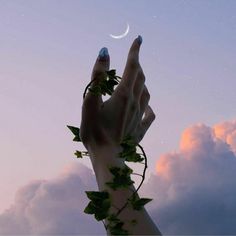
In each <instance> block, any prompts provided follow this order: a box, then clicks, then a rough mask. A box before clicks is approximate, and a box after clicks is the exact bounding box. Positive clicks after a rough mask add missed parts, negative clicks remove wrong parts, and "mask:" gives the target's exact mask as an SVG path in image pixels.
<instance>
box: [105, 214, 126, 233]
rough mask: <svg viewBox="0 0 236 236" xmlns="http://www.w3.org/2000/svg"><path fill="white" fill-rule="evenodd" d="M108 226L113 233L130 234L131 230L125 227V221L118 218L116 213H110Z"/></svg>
mask: <svg viewBox="0 0 236 236" xmlns="http://www.w3.org/2000/svg"><path fill="white" fill-rule="evenodd" d="M107 220H108V222H109V223H108V225H107V228H108V229H109V231H110V234H112V235H129V232H128V231H127V230H125V229H123V225H124V222H122V221H121V220H120V219H118V218H117V216H115V215H110V216H109V217H108V218H107Z"/></svg>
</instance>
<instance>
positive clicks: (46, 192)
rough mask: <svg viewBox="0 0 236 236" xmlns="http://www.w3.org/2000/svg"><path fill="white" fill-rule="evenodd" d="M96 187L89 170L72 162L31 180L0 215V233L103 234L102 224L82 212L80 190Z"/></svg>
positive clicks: (82, 205) (83, 195)
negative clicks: (47, 176) (50, 175)
mask: <svg viewBox="0 0 236 236" xmlns="http://www.w3.org/2000/svg"><path fill="white" fill-rule="evenodd" d="M96 189H97V187H96V182H95V178H94V175H93V174H92V171H91V170H90V169H89V168H87V167H86V166H84V165H82V164H75V163H73V164H70V165H68V166H66V167H65V168H64V169H63V171H62V172H61V173H60V174H59V176H58V177H56V178H55V179H51V180H36V181H32V182H31V183H29V184H27V185H26V186H24V187H22V188H20V189H19V190H18V191H17V193H16V197H15V203H14V205H12V206H11V207H10V208H9V209H8V210H6V211H5V212H4V213H3V214H1V215H0V234H1V235H2V234H14V235H16V234H17V235H19V234H57V235H58V234H60V235H63V234H67V235H68V234H104V233H105V231H104V229H103V226H102V225H101V224H98V223H97V222H96V221H95V220H94V219H93V218H92V217H91V216H90V215H86V214H85V213H83V210H84V208H85V206H86V205H87V203H88V199H87V198H86V196H85V193H84V191H86V190H96Z"/></svg>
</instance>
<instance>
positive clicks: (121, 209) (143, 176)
mask: <svg viewBox="0 0 236 236" xmlns="http://www.w3.org/2000/svg"><path fill="white" fill-rule="evenodd" d="M137 146H138V147H139V148H140V149H141V151H142V153H143V156H144V160H145V163H144V169H143V174H142V175H141V176H142V180H141V182H140V184H139V186H138V187H137V189H136V190H135V191H134V192H133V194H132V195H131V197H130V198H128V201H127V202H126V203H125V204H124V205H123V206H122V207H121V208H120V210H119V211H118V212H117V213H116V215H115V216H116V217H117V216H118V215H119V214H120V213H121V212H122V211H123V210H124V209H125V208H126V207H127V206H128V204H129V200H130V199H131V198H133V197H134V196H135V194H136V193H137V192H138V191H139V189H140V188H141V186H142V184H143V181H144V179H145V175H146V170H147V167H148V166H147V156H146V153H145V152H144V149H143V147H142V146H141V145H140V144H138V145H137Z"/></svg>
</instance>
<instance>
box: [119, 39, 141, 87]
mask: <svg viewBox="0 0 236 236" xmlns="http://www.w3.org/2000/svg"><path fill="white" fill-rule="evenodd" d="M141 43H142V37H141V36H140V35H139V36H138V37H137V38H136V39H135V40H134V41H133V43H132V45H131V47H130V50H129V53H128V58H127V61H126V65H125V70H124V73H123V75H122V80H121V82H120V84H123V85H125V86H127V87H129V88H131V87H132V86H133V85H134V82H135V79H136V76H137V73H138V69H139V67H140V65H139V50H140V45H141Z"/></svg>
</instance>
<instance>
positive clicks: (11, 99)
mask: <svg viewBox="0 0 236 236" xmlns="http://www.w3.org/2000/svg"><path fill="white" fill-rule="evenodd" d="M0 6H1V7H0V109H1V115H0V130H1V133H0V143H1V148H0V226H2V227H0V228H2V230H3V231H2V232H1V231H0V233H6V232H10V231H7V230H9V229H10V228H11V229H12V230H16V231H15V232H19V231H20V230H22V232H23V233H32V232H33V233H35V232H36V233H47V234H48V233H57V234H58V233H61V232H63V230H64V231H66V230H68V229H69V228H72V229H73V227H72V225H71V224H70V222H75V219H76V217H81V220H84V222H90V221H89V219H88V218H86V216H84V215H83V214H82V213H81V211H82V210H81V209H82V208H83V207H82V205H80V204H79V205H78V206H77V205H76V203H75V201H76V200H75V199H76V195H79V196H80V197H81V199H83V201H85V198H84V197H83V195H82V192H81V189H86V186H87V185H88V186H93V187H94V186H96V184H94V182H95V180H94V176H93V174H92V173H91V172H90V169H91V164H90V161H89V159H87V160H76V159H75V158H74V156H73V152H74V150H75V149H80V150H85V149H84V147H83V146H82V145H78V144H76V143H73V142H72V135H71V133H70V131H69V130H68V129H67V128H66V125H74V126H79V125H80V120H81V106H82V94H83V91H84V88H85V86H86V85H87V83H88V82H89V81H90V76H91V71H92V68H93V65H94V62H95V60H96V58H97V55H98V52H99V50H100V49H101V48H102V47H107V48H108V51H109V54H110V58H111V62H110V68H111V69H113V68H114V69H116V70H117V74H118V75H122V73H123V70H124V66H125V63H126V58H127V53H128V50H129V48H130V45H131V43H132V41H133V40H134V38H136V37H137V36H138V35H141V36H142V37H143V43H142V46H141V50H140V64H141V66H142V69H143V71H144V74H145V77H146V85H147V87H148V90H149V92H150V95H151V99H150V105H151V107H152V108H153V110H154V112H155V114H156V120H155V121H154V123H153V124H152V126H151V127H150V129H149V130H148V132H147V134H146V136H145V137H144V139H143V141H142V142H141V145H142V146H143V147H144V149H145V151H146V153H147V155H148V163H149V168H148V178H147V180H146V181H145V187H144V188H145V189H146V190H145V191H146V192H147V193H150V194H153V196H154V199H155V196H156V199H157V200H156V201H154V203H150V211H151V212H152V215H153V217H154V219H155V220H156V222H157V224H158V223H160V225H161V229H164V232H167V233H173V232H180V233H183V232H184V231H183V229H184V228H186V227H185V226H186V219H189V221H191V220H192V221H191V222H193V218H191V217H189V212H191V210H192V209H195V208H193V206H195V205H196V202H199V201H200V202H202V206H203V208H204V209H205V211H204V212H203V211H201V209H196V211H197V214H198V215H199V217H201V218H202V219H203V218H204V217H205V218H204V219H205V220H209V219H211V220H212V221H209V222H212V225H214V224H215V223H216V222H220V219H218V218H217V217H215V218H214V214H213V213H212V212H214V210H217V214H216V213H215V215H219V216H222V217H224V219H225V222H223V223H222V224H218V225H220V226H219V229H218V231H215V232H222V233H224V232H225V230H226V229H228V230H229V232H230V233H232V232H234V233H235V232H236V229H235V228H233V226H232V225H233V223H232V222H234V221H235V222H236V220H235V217H236V216H235V213H233V211H232V209H236V208H235V206H236V203H235V201H234V200H233V199H232V197H230V196H231V194H235V186H236V185H235V179H236V178H235V177H236V176H235V174H234V172H236V171H235V170H236V164H235V159H234V158H235V152H236V151H235V150H236V124H235V120H236V108H235V104H234V103H235V101H236V93H235V88H236V80H235V74H236V67H235V66H234V64H235V61H236V47H235V41H236V2H235V1H234V0H227V1H221V0H214V1H213V0H193V1H191V0H175V1H169V0H165V1H164V0H163V1H159V0H155V1H154V0H150V1H148V2H147V1H144V0H135V1H134V0H133V1H124V0H120V1H115V0H110V1H108V0H100V1H91V0H86V1H85V0H84V1H82V0H81V1H79V0H50V1H46V0H41V1H31V0H0ZM127 23H128V24H129V26H130V31H129V33H128V34H127V36H126V37H124V38H122V39H114V38H111V37H110V36H109V34H115V35H118V34H122V33H123V32H125V29H126V25H127ZM214 157H215V159H214ZM222 160H223V161H222ZM68 166H69V167H68ZM180 166H182V167H181V168H180ZM62 170H63V171H64V172H63V171H62ZM77 170H78V173H80V171H82V173H83V174H81V176H79V175H78V174H77V175H76V174H74V173H75V172H76V171H77ZM61 171H62V172H63V173H62V174H59V173H61ZM198 173H202V176H199V174H198ZM86 175H88V177H86ZM209 176H210V178H211V180H212V181H213V182H211V181H210V180H208V181H205V179H204V178H203V177H206V178H207V179H208V177H209ZM90 177H91V179H92V180H90V179H89V180H88V178H90ZM68 181H69V182H68ZM86 181H90V182H86ZM67 182H68V183H71V185H70V184H68V186H69V187H68V189H66V190H65V192H66V193H67V191H68V194H69V192H70V190H71V189H74V186H76V183H77V184H78V186H82V187H81V189H80V190H78V191H74V192H73V191H72V192H73V194H74V195H73V196H72V197H71V198H72V199H70V198H69V200H67V202H68V205H66V204H65V205H64V208H63V209H62V208H60V209H58V205H57V203H58V202H60V201H61V199H59V200H60V201H59V200H58V201H55V202H54V201H53V199H57V197H56V196H55V195H52V194H53V193H52V192H50V191H49V190H50V187H52V188H53V189H54V188H57V187H58V186H59V187H58V188H59V189H60V191H62V190H61V189H65V186H67V185H66V184H67ZM153 183H155V186H156V187H155V188H154V189H152V188H151V187H150V186H152V185H153ZM191 186H192V187H191ZM70 187H71V189H70ZM38 188H39V189H41V191H43V193H45V194H46V195H43V194H41V195H38V194H40V191H39V192H36V190H35V189H38ZM58 188H57V189H58ZM199 188H200V189H203V192H204V191H206V192H207V194H197V193H199V191H198V190H199ZM45 189H46V190H45ZM159 189H161V190H162V192H160V190H159ZM182 190H184V191H182ZM47 191H48V192H47ZM58 191H59V190H58ZM143 191H144V190H143ZM219 191H220V194H218V195H217V194H216V193H219ZM27 192H28V193H29V194H28V195H27ZM200 192H201V191H200ZM30 193H31V195H30ZM184 193H185V194H184ZM223 193H225V194H223ZM145 195H146V193H145ZM30 196H34V201H35V202H32V204H31V205H30V207H29V206H28V205H27V202H28V201H29V199H30ZM63 196H64V195H63ZM65 196H66V195H65ZM158 196H160V199H159V198H158ZM166 196H169V198H166ZM212 198H214V201H211V199H212ZM66 199H67V198H66ZM166 199H167V200H166ZM186 199H190V200H189V202H187V203H188V204H186V209H185V211H184V212H183V214H182V215H181V216H182V217H179V221H176V222H174V223H173V221H174V220H173V219H175V217H176V215H179V213H180V211H181V209H183V206H182V205H181V202H182V201H185V200H186ZM220 199H221V201H220ZM222 199H223V200H222ZM37 201H40V203H42V204H43V203H45V201H46V202H47V204H48V206H51V209H58V211H59V213H58V220H55V221H54V222H52V223H51V224H50V223H49V224H48V226H45V228H44V229H43V228H41V225H42V224H43V223H45V222H43V220H44V217H43V216H45V215H47V216H50V212H49V211H46V210H45V211H43V210H44V209H42V212H41V211H39V210H37V209H34V206H35V205H34V203H37ZM83 201H82V202H83ZM165 201H166V202H165ZM219 201H220V202H219ZM210 203H211V204H210ZM81 204H82V203H81ZM75 205H76V206H77V207H75ZM206 206H207V207H206ZM67 207H68V208H67ZM181 207H182V208H181ZM25 208H27V209H29V210H28V211H27V212H28V213H27V214H29V215H27V216H25V215H24V214H25V211H23V210H22V209H25ZM208 208H209V209H208ZM6 209H8V211H6ZM49 209H50V208H49ZM73 209H77V210H78V212H80V213H77V212H74V211H73ZM170 209H174V210H173V211H170ZM213 209H214V210H213ZM31 210H32V211H31ZM16 212H17V214H16ZM184 213H185V214H186V215H187V216H188V217H186V215H184ZM12 214H13V215H14V217H12ZM68 214H69V215H72V217H74V218H73V220H74V221H73V220H72V221H70V222H68V224H66V223H65V226H63V225H61V229H59V230H61V231H60V232H56V231H55V228H56V227H57V226H58V224H59V223H58V222H60V220H61V219H65V218H66V217H67V216H68ZM160 214H161V215H160ZM16 215H17V216H16ZM203 216H204V217H203ZM84 217H85V218H84ZM90 218H91V217H90ZM9 219H12V220H9ZM29 219H30V220H29ZM32 219H33V220H32ZM227 219H231V221H230V220H229V221H227ZM214 220H215V221H214ZM233 220H234V221H233ZM4 222H9V225H8V224H5V223H4ZM191 222H188V224H187V225H189V229H186V230H188V231H187V233H192V232H200V233H202V232H210V233H214V232H212V231H210V230H211V229H212V227H210V226H212V225H211V224H210V226H206V225H205V224H203V222H200V221H199V222H198V223H199V225H201V226H202V228H201V227H196V225H194V224H191ZM172 223H173V224H172ZM94 224H95V223H94ZM3 225H6V226H4V227H6V228H5V229H3ZM26 225H30V227H28V226H26ZM95 225H96V224H95ZM235 225H236V224H235ZM13 226H14V227H13ZM82 226H83V224H81V225H78V226H74V227H77V228H74V231H73V232H76V233H78V232H81V233H82V232H84V233H85V232H87V230H89V229H88V227H87V228H86V226H84V227H85V228H83V229H82V228H81V227H82ZM7 227H9V228H7ZM17 227H20V228H21V229H20V228H17ZM27 227H28V228H27ZM63 227H64V228H63ZM78 227H79V228H78ZM97 227H98V228H97V229H99V230H100V231H99V232H103V231H102V230H103V229H102V228H99V226H97ZM204 227H205V228H204ZM220 227H221V228H220ZM4 230H5V231H4ZM17 230H18V231H17ZM30 230H31V231H30ZM40 230H41V231H40ZM194 230H195V231H194ZM230 230H231V231H230ZM12 232H13V231H12ZM73 232H71V233H73ZM88 232H89V231H88ZM66 233H67V232H66ZM91 233H92V232H91ZM12 234H14V232H13V233H12Z"/></svg>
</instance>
